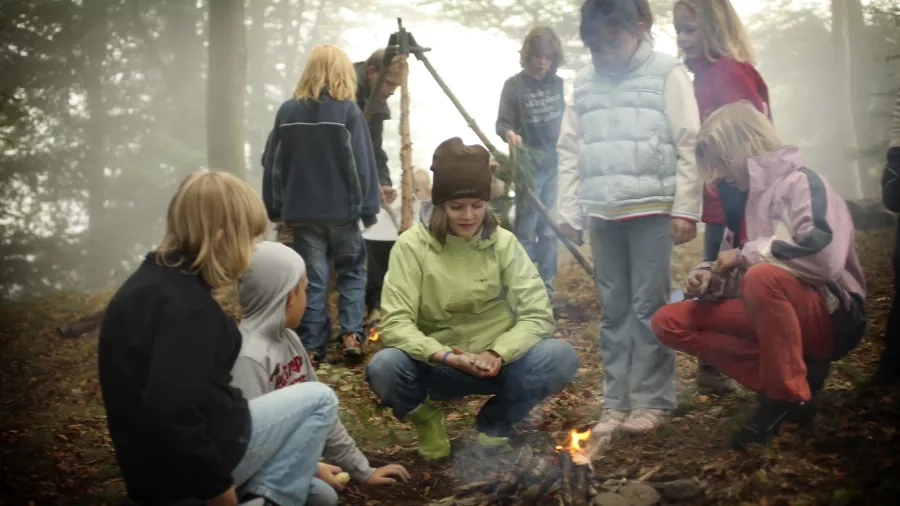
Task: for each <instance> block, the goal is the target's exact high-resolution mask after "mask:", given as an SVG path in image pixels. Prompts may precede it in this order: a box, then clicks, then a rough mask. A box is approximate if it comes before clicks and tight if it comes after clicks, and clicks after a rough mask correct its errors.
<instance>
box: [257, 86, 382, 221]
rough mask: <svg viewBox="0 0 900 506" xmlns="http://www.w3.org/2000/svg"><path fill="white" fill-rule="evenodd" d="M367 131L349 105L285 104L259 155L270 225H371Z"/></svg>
mask: <svg viewBox="0 0 900 506" xmlns="http://www.w3.org/2000/svg"><path fill="white" fill-rule="evenodd" d="M375 167H376V164H375V158H374V155H373V152H372V142H371V139H370V137H369V129H368V127H367V126H366V121H365V118H364V117H363V113H362V111H360V109H359V107H357V106H356V104H355V103H354V102H353V101H352V100H334V99H333V98H331V96H329V95H327V94H324V93H323V94H322V96H321V97H319V100H296V99H293V98H292V99H290V100H287V101H285V102H284V103H283V104H282V105H281V107H280V108H279V109H278V113H277V114H276V115H275V127H274V128H273V129H272V133H271V134H270V136H269V140H268V141H267V142H266V151H265V153H264V154H263V202H265V204H266V209H267V211H268V213H269V219H271V220H273V221H274V220H279V219H280V220H284V221H285V222H293V223H346V222H356V221H358V220H360V219H362V222H363V224H364V225H365V226H367V227H368V226H371V225H373V224H374V223H375V222H376V220H377V218H376V216H377V215H378V211H379V209H380V208H381V196H380V193H379V189H378V181H377V178H378V175H377V172H376V168H375Z"/></svg>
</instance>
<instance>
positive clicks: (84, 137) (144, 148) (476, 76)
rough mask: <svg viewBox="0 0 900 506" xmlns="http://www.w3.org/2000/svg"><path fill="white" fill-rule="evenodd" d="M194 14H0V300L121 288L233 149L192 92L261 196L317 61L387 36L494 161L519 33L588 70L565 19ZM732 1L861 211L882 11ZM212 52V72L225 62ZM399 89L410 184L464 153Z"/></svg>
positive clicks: (76, 9) (89, 6)
mask: <svg viewBox="0 0 900 506" xmlns="http://www.w3.org/2000/svg"><path fill="white" fill-rule="evenodd" d="M209 1H210V0H197V1H196V2H195V1H192V0H35V1H2V2H0V76H2V79H0V178H2V180H0V191H2V197H3V201H2V214H0V266H2V267H0V272H2V276H0V296H2V297H23V296H32V295H40V294H43V293H46V292H48V291H56V290H96V289H100V288H103V287H107V286H111V285H115V284H117V283H119V282H121V281H122V279H123V278H124V277H125V276H127V275H128V273H130V271H131V270H132V269H133V268H134V266H135V264H136V262H137V261H138V260H139V259H140V258H141V257H142V255H143V254H144V253H145V252H146V251H148V250H149V249H150V248H152V247H153V245H154V244H155V243H156V241H158V240H159V238H160V237H161V235H162V232H163V225H164V223H163V216H164V211H165V208H166V205H167V204H168V199H169V198H170V197H171V195H172V193H173V192H174V190H175V186H176V185H177V183H178V182H179V181H180V180H181V179H182V178H183V177H184V176H185V175H186V174H187V173H188V172H190V171H193V170H197V169H199V168H203V167H209V166H210V164H211V162H210V161H209V160H208V156H207V138H208V135H207V132H209V137H210V138H212V139H213V141H211V143H210V145H211V146H213V144H212V143H214V142H217V143H218V144H219V145H222V144H224V145H226V146H233V145H235V144H239V143H236V142H231V141H230V140H229V139H228V133H227V132H226V131H224V130H225V129H226V125H222V126H221V128H222V131H221V135H220V133H219V130H218V129H219V128H220V126H219V125H218V122H211V124H210V125H209V128H208V125H207V112H208V111H207V98H208V91H209V90H212V91H213V95H211V96H224V98H225V99H226V102H227V99H228V98H229V97H230V98H232V100H230V102H227V103H228V104H230V105H225V106H223V105H222V104H223V102H222V101H217V102H216V105H215V106H214V107H216V108H221V107H226V108H228V107H230V108H237V109H240V111H236V112H239V113H240V114H239V115H238V117H239V116H241V115H242V116H243V127H244V128H243V137H244V143H243V150H242V152H243V155H244V156H243V164H242V165H243V166H242V167H241V166H240V165H241V164H240V163H239V164H238V165H239V166H238V167H230V168H229V170H231V171H232V172H236V173H238V174H240V175H241V176H243V177H246V178H247V179H248V180H249V181H250V182H251V183H252V184H253V185H254V186H255V187H256V188H259V184H260V179H261V167H260V163H259V160H260V155H261V153H262V149H263V146H264V143H265V140H266V136H267V134H268V132H269V130H270V129H271V127H272V124H273V120H274V111H275V109H276V108H277V107H278V105H280V103H281V102H282V101H284V100H285V99H286V98H287V97H289V96H290V94H291V90H292V89H293V86H294V84H295V83H296V81H297V79H298V78H299V76H300V74H301V72H302V70H303V65H304V62H305V56H306V54H308V53H309V51H310V50H311V49H312V48H313V47H314V46H315V45H316V44H319V43H332V44H337V45H340V46H341V47H343V48H344V50H345V51H346V52H347V53H348V54H349V55H350V57H351V58H352V59H353V60H354V61H359V60H363V59H365V58H366V57H368V55H369V54H370V53H371V52H372V51H373V50H374V49H376V48H378V47H380V46H383V45H384V44H386V43H387V40H388V36H389V35H390V34H391V33H393V32H395V31H396V30H397V22H396V18H397V17H402V18H403V20H404V25H405V26H406V27H407V29H408V30H409V31H411V32H412V33H413V34H414V35H415V37H416V39H417V42H419V43H420V44H421V45H423V46H426V47H429V48H431V49H432V50H431V51H430V52H429V53H427V56H428V58H429V59H430V60H431V62H432V63H433V65H434V66H435V67H436V69H437V71H438V72H439V73H440V74H441V77H443V79H444V80H445V81H446V82H447V84H448V85H449V87H450V88H451V89H452V90H453V91H454V93H455V94H456V96H457V97H458V98H459V100H460V101H461V102H462V104H463V105H464V106H465V107H466V109H467V110H468V112H469V113H470V114H471V115H472V116H473V117H474V118H475V120H476V122H477V123H478V124H479V125H480V127H481V128H482V130H483V131H485V132H486V133H487V134H488V135H489V136H490V137H491V139H492V140H493V141H494V142H495V144H497V145H498V146H501V147H502V148H503V149H505V144H503V142H502V141H501V140H500V139H499V138H498V137H497V136H496V135H495V134H494V132H493V131H494V120H495V118H496V112H497V105H498V101H499V96H500V90H501V87H502V85H503V81H504V80H505V79H506V78H507V77H509V76H510V75H512V74H514V73H516V72H518V71H519V63H518V50H519V46H520V44H521V40H522V38H523V37H524V35H525V33H526V32H527V31H528V29H529V28H530V27H532V26H534V25H537V24H544V25H548V26H551V27H552V28H554V29H555V30H556V31H557V33H558V34H559V35H560V37H561V38H562V39H563V41H564V45H565V47H566V50H567V63H566V65H565V67H564V68H562V69H561V70H560V75H561V76H562V77H563V78H565V79H567V80H568V81H571V78H572V77H573V76H574V73H575V72H576V71H577V70H578V69H580V68H581V67H582V66H583V65H585V64H587V63H588V62H589V55H588V54H587V53H586V51H585V50H584V49H583V47H582V45H581V43H580V41H579V40H578V6H579V5H580V2H579V1H578V0H446V1H438V0H409V1H397V0H383V1H380V2H368V1H362V0H246V1H244V2H243V14H242V16H243V18H244V20H245V21H244V26H243V27H241V26H239V25H237V24H235V25H234V26H233V27H232V28H230V29H225V30H222V29H221V28H216V29H214V30H211V29H210V26H211V25H210V22H209V21H210V19H209V18H210V6H209ZM212 1H213V2H223V3H230V4H233V5H237V8H240V7H241V5H240V3H239V2H238V3H235V2H234V0H231V1H230V2H225V0H212ZM732 2H733V3H734V5H735V7H736V8H737V10H738V12H739V14H740V15H741V16H742V18H743V20H744V23H745V24H746V25H747V27H748V28H749V31H750V36H751V38H752V40H753V43H754V46H755V47H756V50H757V53H758V59H759V69H760V72H761V73H762V75H763V77H764V78H765V79H766V81H767V82H768V84H769V88H770V93H771V98H772V100H771V102H772V110H773V115H774V120H775V124H776V126H777V128H778V130H779V132H780V133H781V135H782V137H783V139H784V140H786V141H787V142H791V143H794V144H798V145H799V146H800V147H801V148H802V149H803V151H804V152H805V157H806V162H807V165H809V166H810V168H812V169H813V170H816V171H818V172H820V173H822V174H824V175H826V176H827V177H828V178H829V179H830V181H831V182H832V184H833V185H834V186H835V187H836V188H837V189H838V190H839V191H840V192H841V193H842V195H843V196H844V197H845V198H847V199H851V200H862V199H873V198H878V194H879V190H878V180H879V177H880V172H881V169H882V167H883V164H884V153H885V150H886V148H887V139H888V123H889V114H890V110H891V108H892V105H893V102H894V100H895V97H896V93H897V88H898V86H900V6H898V5H897V2H896V1H895V0H869V1H861V0H831V1H828V0H808V1H788V0H732ZM673 3H674V2H671V1H659V0H651V5H652V7H653V10H654V14H655V16H656V23H655V26H654V35H655V37H656V47H657V49H659V50H661V51H664V52H667V53H670V54H676V52H677V51H676V47H675V43H674V30H673V29H672V26H671V9H672V4H673ZM217 26H221V25H217ZM241 30H243V35H241V34H240V31H241ZM211 35H212V37H213V41H214V46H218V45H219V42H215V41H223V40H224V41H230V40H239V39H240V38H241V37H243V39H244V41H245V45H246V62H247V67H246V87H245V89H244V93H243V95H244V96H243V100H241V98H240V97H241V94H240V93H231V92H230V91H229V89H228V87H227V86H225V85H224V81H220V78H219V76H220V75H221V74H220V73H219V72H218V71H216V72H213V71H211V69H210V66H209V54H208V50H209V49H210V48H209V47H208V43H209V40H210V36H211ZM224 47H226V46H225V45H222V46H221V47H219V48H218V49H223V48H224ZM219 53H220V54H219V55H218V56H217V57H216V58H220V59H221V61H222V62H223V63H222V65H224V66H226V67H227V64H228V62H229V61H239V58H234V57H233V56H234V55H231V54H228V51H224V50H223V51H219ZM208 74H211V75H213V77H212V78H209V77H208ZM220 82H222V83H223V86H222V87H219V86H218V85H219V84H220ZM568 84H571V83H570V82H569V83H568ZM409 89H410V95H411V99H412V102H411V107H410V124H411V131H412V141H413V163H414V165H415V166H417V167H425V168H427V167H428V166H429V162H430V158H431V153H432V151H433V150H434V148H435V147H436V146H437V144H439V143H440V142H441V141H442V140H444V139H446V138H448V137H452V136H460V137H462V138H463V140H464V141H466V142H467V143H477V142H478V138H477V137H476V136H475V134H474V133H472V132H471V130H470V129H469V128H468V126H467V125H466V123H465V122H464V120H463V119H462V117H461V116H460V115H459V113H458V112H457V111H456V109H455V108H454V107H453V105H452V104H451V103H450V101H449V100H448V99H447V98H446V97H445V96H444V94H443V92H442V91H441V90H440V88H439V87H438V86H437V84H436V83H434V81H433V80H432V78H431V76H430V75H429V74H428V72H427V71H426V70H425V68H424V67H423V66H422V64H421V63H419V62H418V61H416V60H415V59H413V58H410V79H409ZM389 105H390V106H391V109H392V114H393V116H392V119H391V120H390V121H388V122H386V124H385V149H386V151H387V153H388V156H389V157H390V161H389V165H390V166H391V169H392V172H393V174H394V181H395V182H397V181H399V171H400V163H399V151H400V142H399V141H400V139H399V133H398V130H399V123H398V119H399V92H398V93H397V94H396V95H395V96H394V97H393V98H392V99H391V100H390V101H389ZM214 112H229V111H214ZM230 112H235V111H230ZM226 116H227V115H226ZM235 148H236V149H238V150H239V149H240V146H235ZM211 150H212V151H214V152H216V148H215V147H212V148H211ZM209 158H212V156H210V157H209ZM239 158H240V157H239ZM213 168H224V167H213Z"/></svg>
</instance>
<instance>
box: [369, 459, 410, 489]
mask: <svg viewBox="0 0 900 506" xmlns="http://www.w3.org/2000/svg"><path fill="white" fill-rule="evenodd" d="M392 477H393V478H392ZM396 478H400V479H401V480H403V481H404V482H407V481H409V471H407V470H406V468H405V467H403V466H401V465H399V464H389V465H386V466H384V467H379V468H378V469H376V470H375V473H373V474H372V476H369V479H368V481H366V485H393V484H394V483H397V480H396Z"/></svg>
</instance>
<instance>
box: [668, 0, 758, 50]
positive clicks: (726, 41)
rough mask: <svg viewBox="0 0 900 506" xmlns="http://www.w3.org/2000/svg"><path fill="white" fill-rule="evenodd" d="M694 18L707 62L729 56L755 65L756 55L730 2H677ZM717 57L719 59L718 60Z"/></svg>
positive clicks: (719, 0) (691, 0)
mask: <svg viewBox="0 0 900 506" xmlns="http://www.w3.org/2000/svg"><path fill="white" fill-rule="evenodd" d="M679 4H680V5H683V6H685V7H687V8H688V9H690V10H691V12H693V13H694V15H695V16H696V17H697V30H698V31H699V34H700V38H701V39H702V40H703V45H704V46H705V47H706V50H705V51H706V58H707V59H709V60H716V59H717V58H718V56H728V57H730V58H733V59H734V60H736V61H739V62H749V63H751V64H754V65H755V64H756V52H755V51H754V50H753V44H752V43H751V42H750V37H748V36H747V31H746V30H745V29H744V24H743V23H741V18H740V17H739V16H738V14H737V11H735V10H734V7H733V6H732V5H731V2H730V1H729V0H678V1H677V2H675V6H678V5H679ZM717 55H718V56H717Z"/></svg>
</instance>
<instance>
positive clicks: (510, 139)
mask: <svg viewBox="0 0 900 506" xmlns="http://www.w3.org/2000/svg"><path fill="white" fill-rule="evenodd" d="M506 143H507V144H509V146H510V147H513V148H514V147H516V146H518V145H519V144H522V136H521V135H519V134H517V133H515V132H513V131H512V130H507V131H506Z"/></svg>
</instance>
